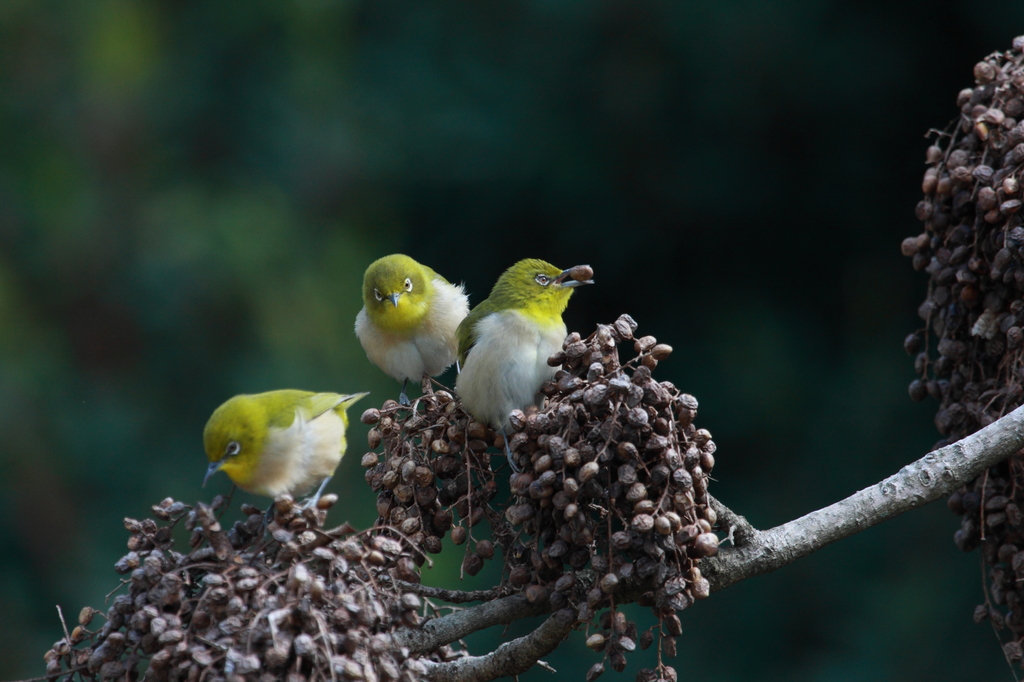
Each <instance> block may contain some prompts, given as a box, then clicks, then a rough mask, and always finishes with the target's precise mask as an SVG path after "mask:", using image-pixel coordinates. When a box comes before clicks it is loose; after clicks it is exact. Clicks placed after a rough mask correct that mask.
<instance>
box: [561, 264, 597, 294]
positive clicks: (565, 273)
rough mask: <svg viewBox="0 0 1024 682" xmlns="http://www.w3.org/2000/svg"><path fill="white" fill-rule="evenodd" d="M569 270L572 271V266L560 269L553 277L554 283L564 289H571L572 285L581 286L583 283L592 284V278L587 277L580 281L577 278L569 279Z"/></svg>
mask: <svg viewBox="0 0 1024 682" xmlns="http://www.w3.org/2000/svg"><path fill="white" fill-rule="evenodd" d="M570 272H572V268H569V269H568V270H562V272H561V273H560V274H559V275H558V277H556V278H555V284H557V285H558V286H560V287H562V288H564V289H571V288H573V287H581V286H583V285H584V284H593V283H594V280H592V279H587V280H582V281H581V280H578V279H571V278H570V277H569V273H570Z"/></svg>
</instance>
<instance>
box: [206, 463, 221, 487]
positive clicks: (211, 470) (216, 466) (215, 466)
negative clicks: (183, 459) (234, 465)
mask: <svg viewBox="0 0 1024 682" xmlns="http://www.w3.org/2000/svg"><path fill="white" fill-rule="evenodd" d="M223 463H224V462H210V466H208V467H206V476H203V486H202V487H204V488H205V487H206V482H207V481H209V480H210V476H213V475H214V474H215V473H217V472H218V471H220V465H221V464H223Z"/></svg>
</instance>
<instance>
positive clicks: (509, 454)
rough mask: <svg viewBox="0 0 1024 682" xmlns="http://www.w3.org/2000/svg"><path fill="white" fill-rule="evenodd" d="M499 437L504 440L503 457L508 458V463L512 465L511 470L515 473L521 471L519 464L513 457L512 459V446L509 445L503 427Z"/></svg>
mask: <svg viewBox="0 0 1024 682" xmlns="http://www.w3.org/2000/svg"><path fill="white" fill-rule="evenodd" d="M501 439H502V440H503V441H504V444H505V459H507V460H508V465H509V466H510V467H512V471H514V472H515V473H517V474H521V473H523V470H522V469H520V468H519V465H518V464H516V462H515V460H514V459H512V448H510V447H509V444H508V436H506V435H505V429H501Z"/></svg>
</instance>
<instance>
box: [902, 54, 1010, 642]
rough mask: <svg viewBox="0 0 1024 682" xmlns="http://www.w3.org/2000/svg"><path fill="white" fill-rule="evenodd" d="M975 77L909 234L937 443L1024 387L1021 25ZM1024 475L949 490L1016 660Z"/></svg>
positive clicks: (942, 140) (1003, 469) (990, 611)
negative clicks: (1009, 44) (924, 282)
mask: <svg viewBox="0 0 1024 682" xmlns="http://www.w3.org/2000/svg"><path fill="white" fill-rule="evenodd" d="M974 77H975V81H976V85H975V87H973V88H966V89H964V90H962V91H960V94H959V95H958V97H957V104H958V106H959V107H960V112H961V114H960V117H959V119H957V120H956V121H954V122H953V124H952V126H951V128H950V130H949V131H947V132H944V133H939V134H938V139H937V141H936V142H935V144H933V145H932V146H931V147H929V148H928V150H927V153H926V161H927V163H928V168H927V169H926V170H925V174H924V179H923V181H922V190H923V192H924V195H925V196H924V198H923V199H922V200H921V202H919V203H918V205H917V217H918V218H919V219H920V220H921V221H922V222H923V223H924V231H923V232H922V233H921V234H920V235H917V236H915V237H908V238H906V239H904V240H903V244H902V251H903V254H904V255H905V256H908V257H910V258H911V259H912V263H913V267H914V269H915V270H923V271H925V272H927V273H928V274H929V275H930V279H929V283H928V297H927V298H926V299H925V301H924V303H922V304H921V306H920V307H919V309H918V314H919V315H920V317H921V319H922V320H923V321H924V327H923V328H922V329H920V330H918V331H917V332H915V333H913V334H910V335H909V336H908V337H907V338H906V340H905V342H904V346H905V348H906V350H907V352H908V353H910V354H911V355H913V356H915V362H914V367H915V370H916V372H917V374H918V378H917V379H915V380H914V381H912V382H911V383H910V387H909V392H910V396H911V398H913V399H914V400H924V399H925V398H927V397H929V396H931V397H932V398H935V399H937V400H938V401H939V409H938V412H937V413H936V416H935V425H936V428H937V429H938V431H939V433H940V434H942V436H943V438H942V440H940V441H939V443H938V446H943V445H946V444H948V443H951V442H954V441H956V440H959V439H960V438H963V437H964V436H966V435H968V434H970V433H973V432H974V431H977V430H978V429H979V428H981V427H983V426H986V425H988V424H990V423H992V422H993V421H995V420H996V419H998V418H999V417H1001V416H1002V415H1004V414H1006V413H1007V412H1010V411H1011V410H1013V409H1014V408H1016V407H1017V406H1019V405H1020V404H1021V399H1022V396H1024V388H1022V381H1024V362H1022V359H1024V332H1022V328H1024V220H1022V218H1024V212H1022V211H1021V210H1020V209H1021V205H1022V200H1024V194H1022V190H1021V183H1022V182H1024V178H1022V177H1021V176H1022V171H1024V36H1021V37H1018V38H1016V39H1014V41H1013V48H1012V49H1011V50H1010V51H1007V52H1003V53H995V54H992V55H990V56H989V57H987V58H986V59H985V60H983V61H981V62H978V64H977V65H975V67H974ZM933 340H937V343H935V345H934V346H932V343H933ZM1022 484H1024V480H1022V479H1021V463H1020V462H1019V461H1018V460H1017V459H1016V458H1014V459H1011V460H1009V461H1007V462H1003V463H1001V464H999V465H997V466H995V467H993V468H992V469H990V470H989V471H988V472H986V474H984V475H983V476H981V477H979V478H978V479H976V480H975V481H972V482H971V483H970V484H968V485H967V486H965V487H964V488H963V489H961V490H960V491H958V492H956V493H954V494H953V495H952V496H951V497H950V499H949V506H950V508H951V509H953V510H954V511H955V512H957V513H958V514H961V515H963V518H962V520H961V528H960V530H958V531H957V532H956V535H955V541H956V544H957V546H958V547H959V548H960V549H962V550H964V551H970V550H972V549H974V548H975V547H978V546H979V545H981V547H982V552H983V555H984V557H985V560H986V561H987V563H988V564H989V567H990V570H989V576H990V579H991V580H990V589H989V592H990V597H986V604H985V605H982V606H980V607H978V611H977V612H976V614H975V617H976V618H978V619H980V618H984V617H988V616H991V617H992V619H993V621H994V622H995V623H996V625H997V627H999V628H1002V627H1004V626H1007V627H1008V628H1009V630H1010V633H1011V639H1010V641H1009V642H1008V643H1007V644H1006V645H1005V648H1006V653H1007V655H1008V656H1009V657H1010V658H1012V659H1014V660H1020V659H1021V658H1022V649H1021V644H1020V642H1021V641H1022V638H1024V614H1022V605H1024V592H1018V587H1017V585H1018V583H1016V580H1017V579H1018V577H1020V578H1024V552H1018V548H1024V523H1022V522H1024V519H1022V515H1021V512H1020V506H1021V505H1024V485H1022ZM1018 571H1019V572H1018ZM996 606H998V607H1003V608H1002V610H1000V609H998V608H996Z"/></svg>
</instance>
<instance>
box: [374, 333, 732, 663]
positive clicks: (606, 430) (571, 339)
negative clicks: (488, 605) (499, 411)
mask: <svg viewBox="0 0 1024 682" xmlns="http://www.w3.org/2000/svg"><path fill="white" fill-rule="evenodd" d="M635 330H636V323H635V322H634V321H633V319H632V318H630V317H629V316H628V315H622V316H621V317H619V319H618V320H616V321H615V323H614V324H612V325H598V327H597V330H596V331H595V332H594V333H593V334H591V335H590V336H589V337H587V338H586V339H583V338H582V337H581V336H580V335H579V334H577V333H572V334H570V335H569V336H568V337H567V338H566V339H565V343H564V344H563V349H562V350H561V351H559V352H557V353H556V354H555V355H553V356H552V357H551V358H550V359H549V361H548V362H549V364H550V365H551V366H553V367H558V368H559V369H558V372H557V373H556V374H555V377H554V380H553V381H550V382H546V383H545V384H544V385H543V386H542V387H541V392H542V393H543V394H545V395H546V396H547V400H546V401H545V405H544V407H543V408H542V409H537V408H530V409H529V410H527V411H525V412H523V411H515V412H513V413H512V415H511V423H512V433H511V434H510V437H509V446H510V448H511V451H512V453H513V458H514V459H515V460H516V462H517V463H518V465H519V466H520V468H521V469H523V471H522V472H521V473H513V474H512V475H511V477H510V479H509V483H510V487H511V499H510V500H509V501H508V503H507V504H505V505H504V506H503V507H502V508H497V507H496V506H495V505H492V504H491V502H492V500H493V499H494V497H495V495H496V494H497V491H498V485H497V481H496V478H495V470H494V469H492V465H494V467H496V468H498V469H500V468H502V467H503V465H504V463H505V457H504V456H503V455H502V454H501V453H502V449H503V445H504V442H503V439H502V437H501V436H500V435H498V434H496V433H495V432H494V431H493V430H492V429H490V428H488V427H486V426H484V425H483V424H480V423H478V422H476V421H474V420H473V419H472V417H470V416H469V415H467V414H466V413H465V412H464V411H463V410H462V408H461V405H460V403H459V402H458V401H457V400H455V399H454V398H453V397H452V395H451V394H450V393H448V392H446V391H438V392H436V393H428V394H426V395H425V396H424V397H423V398H421V399H419V401H418V403H419V404H421V405H422V406H423V407H422V408H420V406H419V405H416V404H414V405H413V409H409V408H404V407H400V406H398V405H397V403H394V401H388V402H387V403H385V405H384V406H383V407H382V408H381V409H379V410H378V409H370V410H367V411H366V412H365V413H364V414H363V421H364V422H365V423H368V424H372V425H373V427H374V428H373V429H372V430H371V431H370V434H369V445H370V447H371V448H372V449H376V448H377V447H378V446H380V445H381V444H383V455H384V459H383V461H382V460H381V457H380V455H379V454H378V453H377V452H369V453H367V454H366V455H365V456H364V458H363V464H364V466H366V467H367V472H366V476H367V480H368V481H369V483H370V485H371V487H372V488H373V489H374V490H376V491H377V492H378V498H377V505H378V511H379V513H380V516H381V518H380V523H385V524H389V525H391V526H392V527H394V528H396V529H398V530H400V531H401V532H402V533H403V534H404V535H406V536H408V537H409V538H410V540H411V541H412V542H413V543H414V544H416V545H417V546H420V547H423V548H424V549H425V550H426V551H428V552H437V551H440V550H441V539H442V538H443V537H444V536H445V535H446V533H448V532H449V531H450V532H451V538H452V541H453V542H454V543H455V544H457V545H460V544H463V543H464V542H466V541H467V539H472V537H471V534H472V530H471V529H472V528H473V527H474V526H476V524H477V523H479V522H480V521H482V520H484V519H486V520H487V521H488V522H489V524H490V526H491V534H490V536H488V537H486V539H485V538H483V537H481V538H477V539H472V542H471V544H470V546H468V547H467V549H466V554H465V558H464V560H463V570H464V571H465V572H467V573H470V574H473V573H476V572H477V571H479V570H480V568H481V566H482V565H483V562H484V560H486V559H490V558H492V557H493V556H494V553H495V546H498V547H500V548H501V550H502V553H503V555H504V560H505V570H506V571H507V576H508V577H507V585H508V587H509V589H512V590H515V591H522V592H523V593H524V594H525V595H526V597H527V599H528V600H529V601H530V602H532V603H535V604H544V605H547V606H550V607H551V608H552V609H561V608H564V607H566V606H571V607H574V608H576V609H577V613H578V614H579V615H578V620H579V621H580V622H581V623H588V624H590V626H595V628H596V632H594V633H593V634H591V635H590V637H589V638H588V640H587V644H588V646H590V647H591V648H592V649H594V650H596V651H599V652H602V653H603V654H604V655H605V661H607V662H609V664H610V665H611V667H612V668H613V669H615V670H617V671H621V670H622V669H623V668H624V667H625V665H626V659H625V654H626V653H627V652H629V651H632V650H634V649H635V648H636V647H637V646H639V647H641V648H646V647H647V646H649V645H650V644H651V643H652V642H653V639H654V635H653V633H652V632H651V631H647V632H645V633H643V635H639V636H638V632H637V626H636V624H635V623H632V622H629V621H628V620H627V619H626V618H625V615H624V614H623V613H622V612H621V611H617V610H616V608H615V605H616V603H624V602H627V601H635V602H639V603H641V604H643V605H647V606H650V607H652V608H653V609H654V611H655V614H656V616H657V617H658V618H659V619H660V620H661V623H662V628H661V633H662V640H661V646H662V648H663V651H664V652H665V653H666V654H669V655H674V653H675V637H676V636H678V635H679V634H680V633H681V625H680V622H679V619H678V617H677V616H676V615H675V612H676V611H679V610H682V609H685V608H687V607H688V606H689V605H690V604H692V603H693V601H694V600H695V599H701V598H704V597H707V596H708V593H709V584H708V582H707V580H706V579H705V578H703V577H702V576H701V574H700V570H699V568H698V567H697V561H698V560H699V559H700V558H702V557H706V556H712V555H714V554H715V553H716V552H717V549H718V538H717V536H716V535H715V534H714V533H712V532H711V529H712V526H714V524H715V521H716V518H715V512H714V511H713V510H712V509H711V508H710V507H709V505H708V498H707V485H708V477H709V474H710V472H711V469H712V467H713V466H714V462H715V459H714V452H715V443H714V441H712V440H711V434H710V433H708V432H707V431H706V430H704V429H700V430H698V429H696V428H695V426H694V425H693V420H694V417H695V416H696V412H697V400H696V399H695V398H694V397H693V396H690V395H687V394H684V393H681V392H680V391H679V390H678V389H676V387H675V386H673V385H672V384H671V383H670V382H667V381H664V382H658V381H656V380H655V379H654V378H653V375H652V370H653V369H655V368H656V367H657V365H658V363H659V361H662V360H665V359H666V358H668V357H669V355H670V354H671V353H672V348H671V347H670V346H668V345H665V344H659V343H657V341H656V340H655V339H654V338H653V337H650V336H645V337H642V338H634V332H635ZM627 342H631V345H632V347H633V349H634V351H635V353H636V355H635V356H634V357H633V358H632V359H630V360H628V361H627V362H625V363H622V362H620V359H619V352H618V349H619V345H620V344H623V343H627ZM491 446H493V447H494V448H495V450H494V451H492V452H488V448H489V447H491ZM492 458H493V459H492ZM502 497H504V496H502ZM602 609H608V610H606V611H603V612H602V613H601V614H600V616H598V611H600V610H602ZM588 627H589V626H588ZM603 670H604V662H602V663H598V664H596V665H595V666H594V667H593V668H592V669H591V671H590V673H588V679H591V680H592V679H594V678H596V677H597V675H599V674H600V673H601V672H602V671H603ZM642 674H643V675H644V676H645V679H647V678H650V679H651V680H655V679H674V677H675V671H674V670H672V669H671V668H669V667H668V666H661V667H659V668H658V669H657V670H646V671H643V672H642Z"/></svg>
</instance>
